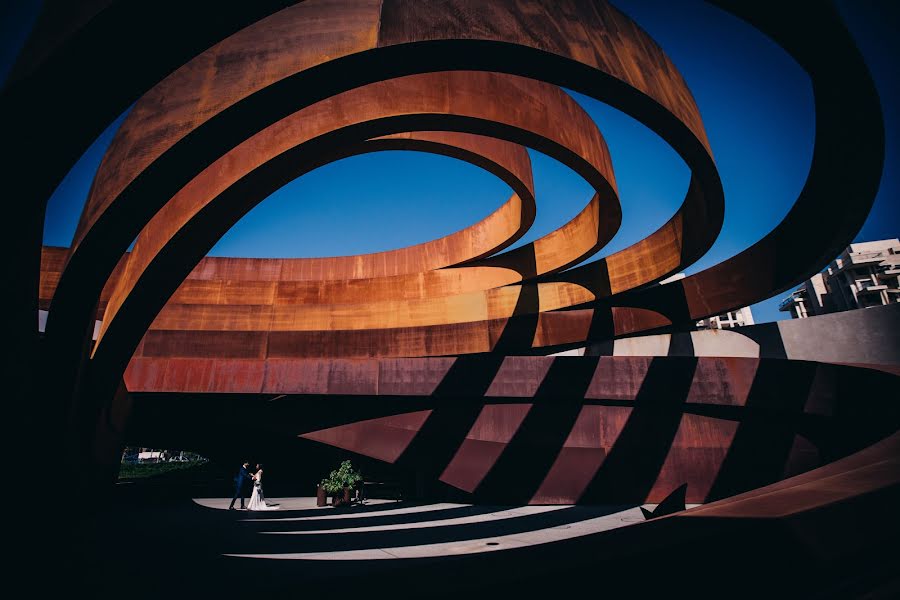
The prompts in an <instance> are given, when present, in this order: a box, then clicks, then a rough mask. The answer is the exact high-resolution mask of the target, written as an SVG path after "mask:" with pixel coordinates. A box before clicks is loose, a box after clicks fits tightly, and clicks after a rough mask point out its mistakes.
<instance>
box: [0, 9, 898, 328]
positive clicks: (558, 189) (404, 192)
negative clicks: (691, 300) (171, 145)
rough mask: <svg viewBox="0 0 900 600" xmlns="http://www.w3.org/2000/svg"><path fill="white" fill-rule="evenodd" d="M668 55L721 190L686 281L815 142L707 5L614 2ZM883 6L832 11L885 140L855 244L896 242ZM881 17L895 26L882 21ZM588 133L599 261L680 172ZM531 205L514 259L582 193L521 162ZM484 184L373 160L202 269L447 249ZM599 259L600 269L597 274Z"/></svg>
mask: <svg viewBox="0 0 900 600" xmlns="http://www.w3.org/2000/svg"><path fill="white" fill-rule="evenodd" d="M614 3H615V4H616V5H617V6H619V7H620V8H621V9H622V10H623V11H624V12H626V13H627V14H629V15H630V16H631V17H632V18H633V19H634V20H636V21H637V22H638V23H639V24H640V25H641V26H642V27H644V28H645V29H646V30H647V31H648V32H649V33H650V34H651V36H653V37H654V38H655V39H656V40H657V41H658V42H659V43H660V45H661V46H662V47H663V48H664V49H665V51H666V52H667V53H668V54H669V56H670V57H671V58H672V60H673V61H674V62H675V64H676V66H677V67H678V68H679V69H680V71H681V72H682V74H683V75H684V77H685V79H686V81H687V83H688V86H689V87H690V88H691V90H692V91H693V93H694V96H695V99H696V101H697V104H698V106H699V107H700V112H701V114H702V116H703V119H704V123H705V125H706V130H707V133H708V135H709V138H710V143H711V146H712V149H713V153H714V156H715V158H716V162H717V164H718V167H719V171H720V174H721V176H722V180H723V184H724V187H725V198H726V213H725V223H724V226H723V229H722V233H721V235H720V236H719V239H718V240H717V241H716V243H715V245H714V246H713V247H712V249H711V250H710V251H709V252H708V253H707V254H706V255H705V256H704V257H703V258H702V259H701V260H700V261H699V262H698V263H696V264H695V265H694V266H692V267H691V268H689V269H688V270H687V273H688V274H690V273H694V272H696V271H698V270H702V269H704V268H707V267H709V266H711V265H713V264H715V263H718V262H720V261H722V260H724V259H726V258H728V257H730V256H733V255H734V254H736V253H738V252H740V251H741V250H743V249H744V248H746V247H747V246H749V245H750V244H752V243H754V242H755V241H757V240H759V239H760V238H761V237H763V236H764V235H765V234H766V233H768V232H769V231H770V230H771V229H773V228H774V227H775V226H776V225H777V224H778V222H779V221H780V220H781V219H782V218H783V217H784V215H785V214H786V213H787V211H788V210H789V209H790V205H791V203H792V202H793V200H794V199H795V198H796V196H797V194H798V192H799V191H800V189H801V188H802V186H803V182H804V180H805V177H806V173H807V170H808V168H809V164H810V159H811V153H812V144H813V136H814V126H813V123H814V115H813V110H812V92H811V87H810V84H809V80H808V77H807V76H806V74H805V73H804V72H803V71H802V70H801V69H800V68H799V67H798V66H797V65H796V64H795V63H794V62H793V61H792V60H791V59H790V57H788V56H787V55H786V54H785V53H784V52H783V51H782V50H781V49H780V48H779V47H777V46H776V45H775V44H774V43H773V42H771V41H770V40H769V39H768V38H766V37H765V36H763V35H761V34H760V33H758V32H757V31H756V30H754V29H753V28H751V27H749V26H748V25H746V24H744V23H743V22H742V21H740V20H738V19H736V18H734V17H732V16H731V15H729V14H727V13H724V12H722V11H720V10H718V9H717V8H714V7H712V6H710V5H708V4H706V3H704V2H700V1H694V0H688V1H685V2H665V1H662V0H660V1H648V0H618V1H616V2H614ZM889 5H890V2H889V1H882V2H874V1H862V2H860V1H854V2H851V1H843V2H840V3H839V8H840V10H841V13H842V15H843V16H844V18H845V20H846V22H847V24H848V27H849V28H850V30H851V32H852V33H853V34H854V36H855V37H856V39H857V42H858V44H859V45H860V48H861V50H862V51H863V53H864V55H865V56H866V58H867V61H868V62H869V65H870V68H871V69H872V72H873V76H874V77H875V80H876V84H877V85H878V87H879V93H880V94H881V96H882V104H883V106H884V107H885V120H886V126H887V130H888V136H887V138H888V147H887V161H886V169H885V175H884V177H883V180H882V187H881V189H880V191H879V195H878V197H877V199H876V203H875V207H874V210H873V211H872V214H871V215H870V217H869V219H868V221H867V222H866V224H865V226H864V227H863V230H862V231H861V232H860V234H859V236H858V237H857V241H863V240H869V239H881V238H885V237H897V236H898V235H900V227H898V225H900V211H898V191H900V179H898V177H900V175H898V174H897V172H896V168H895V165H896V164H897V160H898V156H900V147H898V140H900V135H898V132H900V123H898V114H897V111H896V110H893V109H892V107H894V106H898V105H900V90H898V81H900V77H898V75H897V67H896V64H895V63H894V62H892V60H893V59H894V57H895V56H896V55H897V53H896V45H897V42H896V39H895V38H896V34H897V31H898V19H897V15H896V11H893V10H888V9H889ZM34 6H35V4H34V3H25V4H20V5H19V7H18V8H14V9H3V10H8V11H11V12H7V13H6V14H2V13H0V15H2V17H3V22H2V30H0V34H3V36H4V39H5V40H6V41H5V43H4V48H3V57H2V58H3V60H2V63H0V76H5V74H6V72H7V71H8V69H9V65H10V64H11V61H12V57H13V56H14V54H15V49H16V48H17V47H18V45H20V44H21V42H22V41H23V40H24V36H23V35H22V33H21V31H22V28H23V25H22V24H24V25H27V24H29V23H30V22H31V21H32V20H33V18H34V14H35V12H34V8H33V7H34ZM889 13H891V14H889ZM15 23H19V24H20V25H18V26H16V25H15ZM573 96H574V97H575V99H576V100H577V101H578V102H579V103H580V104H581V105H582V106H583V107H584V108H585V110H586V111H587V112H588V113H589V114H590V115H591V117H592V118H593V119H594V120H595V121H596V122H597V124H598V125H599V127H600V130H601V131H602V133H603V135H604V137H605V138H606V140H607V142H608V144H609V148H610V152H611V154H612V158H613V164H614V167H615V171H616V178H617V181H618V184H619V191H620V195H621V197H622V204H623V211H624V214H623V222H622V228H621V230H620V231H619V233H618V234H617V236H616V237H615V238H614V239H613V241H612V242H611V243H610V245H609V246H608V247H607V248H605V249H604V250H603V251H602V252H601V253H600V254H598V255H597V257H600V256H605V255H607V254H609V253H611V252H614V251H616V250H620V249H622V248H624V247H626V246H628V245H630V244H632V243H634V242H635V241H637V240H639V239H641V238H643V237H646V235H647V234H649V233H650V232H652V231H654V230H655V229H656V228H657V227H658V226H659V225H661V224H662V223H664V222H665V221H666V220H668V218H669V217H670V216H671V215H672V214H673V213H674V211H675V210H676V209H677V207H678V205H679V204H680V202H681V200H682V198H683V196H684V192H685V190H686V188H687V183H688V178H689V172H688V170H687V168H686V166H685V165H684V163H683V162H682V161H681V159H680V158H679V157H678V156H677V155H676V154H675V153H674V152H673V151H672V150H671V149H670V148H669V147H668V146H667V145H666V144H665V143H664V142H663V141H662V140H660V139H659V138H658V137H657V136H656V135H655V134H653V133H652V132H650V131H649V130H648V129H646V128H645V127H644V126H643V125H641V124H640V123H637V122H635V121H634V120H632V119H631V118H629V117H627V116H626V115H624V114H622V113H620V112H618V111H616V110H615V109H612V108H610V107H608V106H605V105H603V104H601V103H599V102H597V101H595V100H593V99H591V98H587V97H584V96H580V95H577V94H573ZM120 122H121V117H120V118H119V119H117V120H116V122H115V123H113V124H111V125H110V127H109V128H108V129H107V131H106V132H104V134H103V135H101V136H100V138H98V140H97V141H96V142H95V143H94V144H93V145H92V147H91V148H90V149H89V150H88V151H87V152H86V153H85V155H84V156H83V157H82V159H81V160H80V161H79V163H78V164H77V165H76V166H75V168H73V169H72V171H71V172H70V173H69V175H68V176H67V177H66V179H65V181H63V183H62V184H61V185H60V187H59V188H58V189H57V190H56V192H55V193H54V195H53V197H52V198H51V200H50V203H49V205H48V210H47V220H46V224H45V230H44V241H45V243H47V244H52V245H69V244H70V243H71V239H72V235H73V233H74V229H75V225H76V223H77V220H78V216H79V213H80V211H81V207H82V206H83V203H84V200H85V198H86V195H87V191H88V189H89V186H90V182H91V179H92V177H93V173H94V171H95V170H96V168H97V165H98V164H99V162H100V159H101V158H102V155H103V152H104V151H105V149H106V147H107V145H108V144H109V142H110V140H111V139H112V136H113V134H114V132H115V129H116V128H117V127H118V125H119V123H120ZM530 153H531V157H532V161H533V166H534V173H535V185H536V193H537V205H538V212H537V218H536V220H535V224H534V227H533V228H532V229H531V231H530V232H529V233H528V235H527V236H526V237H524V238H523V239H522V240H521V241H520V242H519V244H522V243H526V242H528V241H531V240H533V239H535V238H536V237H539V236H541V235H543V234H545V233H547V232H549V231H551V230H553V229H555V228H556V227H558V226H559V225H561V224H562V223H564V222H566V221H568V220H569V219H570V218H572V217H573V216H574V215H575V214H576V213H577V212H578V211H580V210H581V208H583V206H584V204H585V203H586V202H587V201H588V200H589V198H590V195H591V189H590V187H589V186H588V185H587V183H586V182H584V181H583V180H582V179H581V178H580V177H578V176H577V175H575V174H574V173H573V172H571V171H570V170H569V169H568V168H566V167H565V166H563V165H561V164H559V163H557V162H556V161H554V160H552V159H550V158H548V157H546V156H543V155H541V154H539V153H537V152H533V151H532V152H530ZM510 193H511V192H510V190H509V188H508V187H507V186H506V185H505V184H504V183H502V182H500V181H499V180H497V179H496V178H494V177H493V176H491V175H489V174H488V173H486V172H484V171H481V170H480V169H478V168H476V167H473V166H471V165H468V164H465V163H462V162H459V161H456V160H453V159H449V158H444V157H437V156H432V155H428V154H420V153H412V152H382V153H377V154H370V155H364V156H359V157H354V158H350V159H345V160H342V161H339V162H337V163H334V164H332V165H329V166H326V167H324V168H321V169H319V170H317V171H315V172H313V173H310V174H308V175H305V176H303V177H301V178H299V179H297V180H296V181H294V182H292V183H290V184H289V185H287V186H285V187H284V188H282V189H281V190H279V191H278V192H276V193H275V194H273V195H272V196H270V197H269V198H268V199H266V200H265V201H264V202H263V203H261V204H260V205H259V206H258V207H257V208H255V209H254V210H252V211H251V212H250V213H249V214H248V215H247V216H246V217H244V219H242V220H241V221H240V222H239V223H238V224H237V225H236V226H235V227H234V228H233V229H232V230H231V231H230V232H229V233H228V234H227V235H226V236H225V237H224V238H223V239H222V240H220V242H219V243H218V244H217V245H216V246H215V248H214V249H213V251H212V252H211V254H213V255H219V256H260V257H275V256H298V257H299V256H333V255H340V254H356V253H363V252H375V251H380V250H387V249H391V248H397V247H402V246H406V245H409V244H415V243H419V242H423V241H427V240H429V239H433V238H435V237H439V236H442V235H446V234H448V233H452V232H453V231H456V230H458V229H460V228H462V227H465V226H466V225H469V224H471V223H473V222H475V221H477V220H479V219H481V218H483V217H484V216H486V215H487V214H489V213H490V212H491V211H493V210H494V209H495V208H496V207H497V206H499V205H500V204H501V203H502V202H503V201H505V200H506V199H507V197H508V196H509V194H510ZM597 257H595V259H596V258H597ZM781 297H782V295H779V296H778V297H776V298H774V299H772V300H769V301H766V302H762V303H760V304H757V305H754V306H753V311H754V316H755V317H756V320H757V322H765V321H772V320H776V319H780V318H785V317H786V316H787V315H786V314H785V313H779V312H777V302H778V300H779V299H780V298H781Z"/></svg>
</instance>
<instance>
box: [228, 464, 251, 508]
mask: <svg viewBox="0 0 900 600" xmlns="http://www.w3.org/2000/svg"><path fill="white" fill-rule="evenodd" d="M248 481H250V474H249V473H248V472H247V469H245V468H244V467H241V470H240V471H238V474H237V475H235V476H234V496H232V497H231V504H229V505H228V509H229V510H231V509H232V508H234V502H235V500H237V499H238V498H240V499H241V508H244V496H246V492H245V491H244V490H245V489H246V488H245V487H244V486H245V484H246V483H247V482H248Z"/></svg>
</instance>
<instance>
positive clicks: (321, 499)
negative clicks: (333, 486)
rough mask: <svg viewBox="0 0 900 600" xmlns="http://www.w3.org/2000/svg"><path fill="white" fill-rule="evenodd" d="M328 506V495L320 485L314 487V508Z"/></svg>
mask: <svg viewBox="0 0 900 600" xmlns="http://www.w3.org/2000/svg"><path fill="white" fill-rule="evenodd" d="M327 504H328V495H327V494H326V493H325V490H323V489H322V486H321V485H317V486H316V506H325V505H327Z"/></svg>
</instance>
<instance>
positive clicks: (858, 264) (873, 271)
mask: <svg viewBox="0 0 900 600" xmlns="http://www.w3.org/2000/svg"><path fill="white" fill-rule="evenodd" d="M898 276H900V240H898V239H896V238H894V239H890V240H878V241H874V242H863V243H860V244H850V246H848V247H847V249H846V250H844V251H843V252H842V253H841V255H840V256H838V258H836V259H835V260H834V262H832V263H831V264H830V265H828V267H827V268H826V269H825V270H824V271H822V272H821V273H817V274H816V275H814V276H813V277H812V278H810V279H809V280H807V281H805V282H804V283H803V285H802V286H801V287H799V288H797V289H796V290H794V291H793V292H791V295H790V296H788V297H787V298H785V299H784V300H782V301H781V303H780V304H779V305H778V310H780V311H782V312H789V313H791V317H792V318H794V319H803V318H806V317H811V316H814V315H823V314H826V313H833V312H841V311H844V310H853V309H856V308H868V307H870V306H884V305H887V304H892V303H895V302H900V282H898Z"/></svg>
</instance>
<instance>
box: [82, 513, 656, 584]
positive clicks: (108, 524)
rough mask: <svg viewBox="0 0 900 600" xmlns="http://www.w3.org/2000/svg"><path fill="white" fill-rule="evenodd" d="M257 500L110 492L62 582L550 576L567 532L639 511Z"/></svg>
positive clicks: (566, 561) (563, 552)
mask: <svg viewBox="0 0 900 600" xmlns="http://www.w3.org/2000/svg"><path fill="white" fill-rule="evenodd" d="M267 500H268V502H269V503H271V504H273V505H274V504H277V510H268V511H242V510H228V504H229V502H230V499H228V498H196V499H193V500H190V499H187V498H185V499H184V500H179V501H167V502H160V503H154V502H146V501H143V502H139V503H121V502H120V503H114V505H113V506H111V508H110V509H109V510H108V511H103V512H102V513H101V514H99V515H97V516H96V517H95V518H94V520H93V521H92V522H91V523H89V524H86V527H85V530H84V531H85V535H84V536H83V538H82V539H81V546H80V548H76V550H75V552H74V553H73V555H72V560H73V568H74V573H75V579H78V578H79V577H81V578H83V581H81V582H76V581H74V580H73V581H72V582H71V583H72V584H73V588H74V586H75V585H84V586H87V587H88V588H90V589H94V590H95V592H96V593H97V595H98V596H101V595H104V594H106V595H110V596H115V595H117V594H118V595H120V596H121V594H127V595H128V597H129V598H135V597H185V596H194V597H212V596H213V595H219V594H223V595H226V596H231V597H233V596H235V595H240V594H244V593H246V594H253V593H254V592H257V593H262V592H265V594H266V595H267V596H266V597H267V598H270V597H297V591H298V590H304V591H305V593H312V592H314V591H315V592H316V593H319V592H323V593H327V592H328V591H329V590H332V589H335V588H337V589H342V590H346V591H353V592H359V593H366V592H372V593H373V594H374V593H376V592H378V591H380V590H381V591H384V590H386V591H388V592H391V591H393V593H391V594H389V595H392V596H393V597H407V596H414V595H418V596H420V597H421V596H426V597H439V596H442V595H447V596H452V595H453V594H454V593H455V592H456V591H459V590H471V589H473V588H479V587H480V586H481V585H482V582H483V584H484V585H491V586H495V587H494V589H497V588H496V586H497V585H498V584H499V585H501V586H502V585H503V582H504V581H518V580H520V579H521V578H522V577H523V576H534V575H537V574H540V573H542V572H544V571H546V572H547V573H549V574H550V575H549V576H548V577H545V578H544V579H543V580H544V581H552V580H553V579H554V577H555V576H554V575H553V573H555V572H556V570H557V569H559V568H561V567H567V566H568V565H570V564H571V561H572V560H573V558H577V557H578V552H579V551H578V550H577V549H573V548H574V547H573V545H572V544H575V545H576V546H578V545H579V544H583V543H586V544H588V545H587V546H584V547H589V545H590V543H589V541H588V540H590V539H595V538H596V536H598V535H601V536H602V535H605V534H606V533H614V532H615V530H619V529H621V528H622V527H624V526H633V527H643V526H644V525H643V524H644V523H645V522H644V519H643V517H642V515H641V512H640V509H639V507H638V506H605V507H604V506H480V505H469V504H456V503H424V504H423V503H412V502H398V501H389V500H368V501H366V502H365V503H364V504H362V505H353V506H351V507H338V508H334V507H331V506H326V507H321V508H319V507H316V506H315V498H268V499H267ZM644 506H646V507H648V508H652V507H654V505H644ZM580 540H584V542H581V541H580ZM582 554H583V553H582ZM422 586H425V587H426V588H428V590H429V591H428V592H427V593H425V592H424V591H422V590H423V589H424V588H423V587H422ZM501 589H502V588H501ZM417 590H418V592H417ZM379 595H382V594H379Z"/></svg>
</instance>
